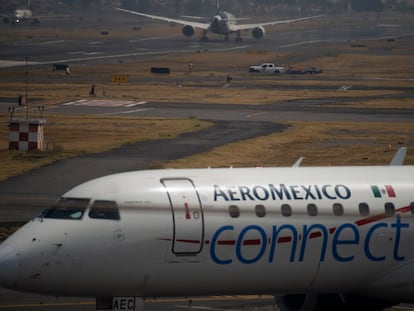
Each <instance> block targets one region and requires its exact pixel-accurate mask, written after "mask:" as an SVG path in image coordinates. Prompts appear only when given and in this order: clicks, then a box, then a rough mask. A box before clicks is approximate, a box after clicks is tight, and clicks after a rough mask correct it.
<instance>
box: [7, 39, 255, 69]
mask: <svg viewBox="0 0 414 311" xmlns="http://www.w3.org/2000/svg"><path fill="white" fill-rule="evenodd" d="M89 44H90V43H89ZM248 47H250V45H242V46H237V47H233V48H224V49H209V51H211V52H223V51H233V50H241V49H245V48H248ZM189 52H194V49H183V50H162V51H148V52H135V53H125V54H113V55H92V56H88V57H78V58H67V59H58V60H50V61H44V62H29V63H28V65H49V64H54V63H70V62H85V61H91V60H103V59H111V58H124V57H136V56H145V55H167V54H182V53H189ZM2 63H3V64H2ZM25 64H26V62H24V61H22V62H18V61H8V60H4V61H1V60H0V68H2V67H3V68H5V67H17V66H24V65H25Z"/></svg>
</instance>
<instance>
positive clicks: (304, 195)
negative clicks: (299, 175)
mask: <svg viewBox="0 0 414 311" xmlns="http://www.w3.org/2000/svg"><path fill="white" fill-rule="evenodd" d="M350 197H351V189H350V188H349V187H348V186H346V185H343V184H333V185H332V184H325V185H286V184H278V185H275V184H267V185H256V186H219V185H214V201H219V200H224V201H249V200H250V201H267V200H323V199H329V200H338V199H342V200H347V199H349V198H350Z"/></svg>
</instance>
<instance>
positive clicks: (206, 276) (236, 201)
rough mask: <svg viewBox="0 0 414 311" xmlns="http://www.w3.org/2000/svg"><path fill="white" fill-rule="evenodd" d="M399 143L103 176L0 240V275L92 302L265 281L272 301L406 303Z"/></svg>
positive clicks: (409, 218) (409, 191) (412, 259)
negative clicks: (360, 160) (315, 157)
mask: <svg viewBox="0 0 414 311" xmlns="http://www.w3.org/2000/svg"><path fill="white" fill-rule="evenodd" d="M404 154H405V149H402V150H400V151H399V152H398V153H397V155H396V156H395V157H394V159H393V160H392V161H391V163H390V165H389V166H366V167H353V166H346V167H300V166H299V165H300V161H301V159H300V160H299V161H297V162H296V163H295V164H294V166H293V167H282V168H219V169H168V170H148V171H137V172H127V173H120V174H115V175H110V176H106V177H101V178H98V179H95V180H92V181H89V182H86V183H84V184H81V185H79V186H77V187H75V188H73V189H72V190H70V191H68V192H67V193H65V194H64V195H63V196H62V198H61V199H60V200H59V201H58V202H57V203H56V204H55V205H54V206H52V207H51V208H48V209H46V210H45V211H44V212H43V213H42V214H41V215H40V216H39V217H37V218H35V219H33V220H32V221H30V222H28V223H27V224H26V225H24V226H23V227H22V228H21V229H19V230H18V231H17V232H15V233H14V234H13V235H11V236H10V237H9V238H8V239H7V240H6V241H4V242H3V243H2V244H1V245H0V285H2V286H4V287H8V288H10V289H14V290H18V291H28V292H34V293H42V294H48V295H57V296H65V295H66V296H90V297H96V302H97V307H98V308H99V309H105V308H108V309H110V308H112V307H114V306H113V305H112V303H113V301H118V303H119V299H120V297H139V299H141V300H140V301H141V302H142V299H143V298H146V297H171V296H185V297H191V296H203V295H246V294H271V295H275V297H276V302H277V305H278V306H279V308H280V309H281V310H282V311H300V310H301V311H304V310H310V311H312V310H352V311H353V310H370V311H372V310H374V311H378V310H382V309H383V308H385V307H388V306H391V305H394V304H396V303H400V302H405V303H413V302H414V247H413V245H414V196H413V193H414V181H413V176H414V166H403V165H401V164H402V161H403V158H404ZM114 297H117V298H116V299H115V298H114ZM113 298H114V299H113ZM134 301H135V300H134ZM134 304H135V302H134ZM136 305H140V306H141V304H138V303H137V304H136ZM114 308H115V309H118V310H119V308H116V306H115V307H114Z"/></svg>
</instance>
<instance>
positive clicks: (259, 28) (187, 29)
mask: <svg viewBox="0 0 414 311" xmlns="http://www.w3.org/2000/svg"><path fill="white" fill-rule="evenodd" d="M115 9H116V10H118V11H121V12H127V13H131V14H135V15H138V16H143V17H147V18H151V19H157V20H162V21H166V22H169V23H176V24H180V25H184V27H183V29H182V32H183V34H184V36H186V37H191V36H193V35H194V33H195V29H201V30H202V31H203V35H202V37H201V41H206V40H208V37H207V33H208V32H209V31H211V32H212V33H215V34H218V35H224V36H225V39H226V40H228V37H229V35H230V34H232V33H236V34H237V36H236V41H237V42H240V41H242V38H241V36H240V32H241V31H242V30H250V29H251V30H252V36H253V37H254V38H256V39H260V38H262V37H263V36H264V35H265V33H266V31H265V28H264V26H272V25H277V24H288V23H293V22H297V21H303V20H307V19H312V18H317V17H321V15H317V16H310V17H303V18H296V19H289V20H283V21H272V22H264V23H255V24H240V25H238V24H237V21H239V20H243V19H245V18H236V17H234V15H233V14H231V13H229V12H226V11H221V10H220V4H219V1H217V13H216V15H214V16H213V17H211V18H210V20H209V21H208V22H196V21H189V20H182V19H174V18H168V17H163V16H157V15H150V14H146V13H142V12H136V11H131V10H126V9H121V8H115ZM199 19H202V18H199Z"/></svg>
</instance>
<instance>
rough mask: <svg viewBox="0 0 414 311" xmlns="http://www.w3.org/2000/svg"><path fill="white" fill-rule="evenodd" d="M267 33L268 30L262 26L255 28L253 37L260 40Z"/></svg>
mask: <svg viewBox="0 0 414 311" xmlns="http://www.w3.org/2000/svg"><path fill="white" fill-rule="evenodd" d="M265 33H266V30H265V29H264V28H263V27H262V26H259V27H256V28H253V30H252V36H253V37H254V38H256V39H260V38H261V37H263V36H264V35H265Z"/></svg>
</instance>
